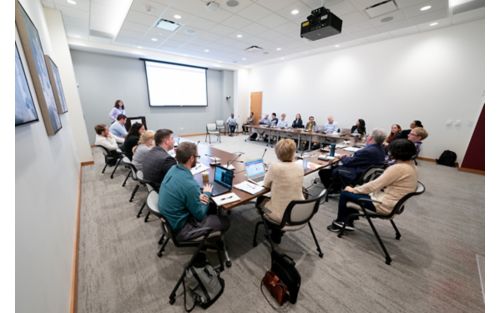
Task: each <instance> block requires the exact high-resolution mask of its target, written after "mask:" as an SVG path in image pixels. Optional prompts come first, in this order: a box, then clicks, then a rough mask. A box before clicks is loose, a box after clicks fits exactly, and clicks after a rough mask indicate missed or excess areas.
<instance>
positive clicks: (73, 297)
mask: <svg viewBox="0 0 500 313" xmlns="http://www.w3.org/2000/svg"><path fill="white" fill-rule="evenodd" d="M93 164H94V161H88V162H81V163H80V174H79V177H78V187H77V192H76V193H77V196H76V199H77V200H76V225H75V240H74V242H73V264H72V273H71V290H70V293H69V296H70V299H69V312H70V313H76V312H77V305H78V260H79V247H80V209H81V204H82V171H83V167H84V166H88V165H93Z"/></svg>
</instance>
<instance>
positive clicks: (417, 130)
mask: <svg viewBox="0 0 500 313" xmlns="http://www.w3.org/2000/svg"><path fill="white" fill-rule="evenodd" d="M428 135H429V134H428V133H427V131H426V130H425V129H424V128H423V127H414V128H413V129H412V130H411V131H410V133H409V134H408V140H409V141H411V142H413V144H415V149H416V153H415V158H416V157H418V155H419V154H420V148H421V145H422V141H423V140H424V139H425V138H427V136H428Z"/></svg>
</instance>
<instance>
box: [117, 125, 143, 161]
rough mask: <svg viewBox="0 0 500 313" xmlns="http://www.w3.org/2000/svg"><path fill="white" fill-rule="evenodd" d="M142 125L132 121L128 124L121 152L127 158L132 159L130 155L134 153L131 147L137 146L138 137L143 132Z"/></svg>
mask: <svg viewBox="0 0 500 313" xmlns="http://www.w3.org/2000/svg"><path fill="white" fill-rule="evenodd" d="M144 131H145V129H144V125H142V123H134V124H133V125H132V126H130V129H129V131H128V134H127V136H126V137H125V141H124V142H123V149H122V150H123V154H125V156H126V157H127V158H129V160H132V155H133V154H134V153H133V152H132V148H133V147H135V146H137V144H138V142H139V138H140V137H141V135H142V133H144Z"/></svg>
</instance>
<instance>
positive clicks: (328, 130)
mask: <svg viewBox="0 0 500 313" xmlns="http://www.w3.org/2000/svg"><path fill="white" fill-rule="evenodd" d="M327 119H328V123H326V124H325V126H324V127H323V132H324V133H325V134H333V133H336V132H337V131H338V130H339V127H338V126H337V123H335V122H334V120H333V116H331V115H329V116H328V118H327Z"/></svg>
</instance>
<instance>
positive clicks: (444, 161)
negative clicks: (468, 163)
mask: <svg viewBox="0 0 500 313" xmlns="http://www.w3.org/2000/svg"><path fill="white" fill-rule="evenodd" d="M456 161H457V154H456V153H455V152H453V151H450V150H444V151H443V153H441V155H440V156H439V159H437V160H436V163H437V164H441V165H446V166H451V167H455V166H456V165H455V162H456Z"/></svg>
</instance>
